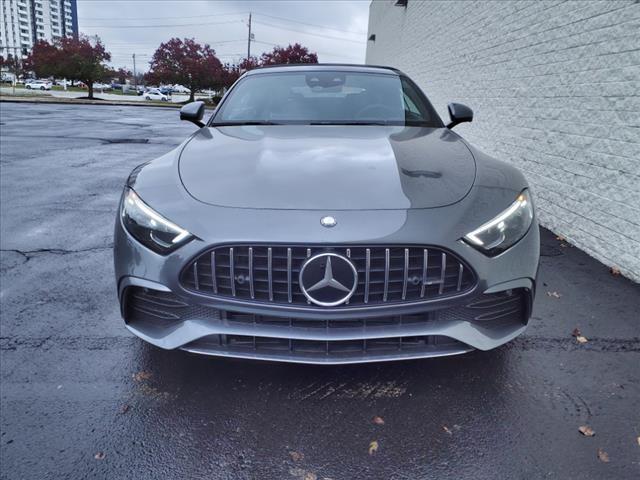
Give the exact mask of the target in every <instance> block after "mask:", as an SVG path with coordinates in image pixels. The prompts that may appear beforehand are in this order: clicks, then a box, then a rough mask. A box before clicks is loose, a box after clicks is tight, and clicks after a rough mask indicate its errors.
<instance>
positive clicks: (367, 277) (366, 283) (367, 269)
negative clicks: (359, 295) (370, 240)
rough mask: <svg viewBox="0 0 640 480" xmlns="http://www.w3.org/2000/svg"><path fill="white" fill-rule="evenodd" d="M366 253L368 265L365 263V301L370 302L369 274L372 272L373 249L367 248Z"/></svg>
mask: <svg viewBox="0 0 640 480" xmlns="http://www.w3.org/2000/svg"><path fill="white" fill-rule="evenodd" d="M365 252H366V253H365V255H366V259H365V262H366V265H365V274H364V303H369V275H370V274H371V249H370V248H367V249H366V250H365Z"/></svg>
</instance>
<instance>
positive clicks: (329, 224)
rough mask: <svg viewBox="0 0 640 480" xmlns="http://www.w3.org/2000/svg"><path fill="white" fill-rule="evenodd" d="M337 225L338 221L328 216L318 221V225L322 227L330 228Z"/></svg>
mask: <svg viewBox="0 0 640 480" xmlns="http://www.w3.org/2000/svg"><path fill="white" fill-rule="evenodd" d="M337 224H338V221H337V220H336V219H335V218H334V217H332V216H330V215H327V216H326V217H322V218H321V219H320V225H322V226H323V227H327V228H331V227H335V226H336V225H337Z"/></svg>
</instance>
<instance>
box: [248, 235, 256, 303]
mask: <svg viewBox="0 0 640 480" xmlns="http://www.w3.org/2000/svg"><path fill="white" fill-rule="evenodd" d="M249 293H250V294H251V300H253V299H254V298H256V294H255V291H254V286H253V247H249Z"/></svg>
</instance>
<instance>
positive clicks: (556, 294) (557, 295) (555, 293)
mask: <svg viewBox="0 0 640 480" xmlns="http://www.w3.org/2000/svg"><path fill="white" fill-rule="evenodd" d="M547 295H548V296H550V297H553V298H560V297H561V296H562V295H561V294H559V293H558V292H547Z"/></svg>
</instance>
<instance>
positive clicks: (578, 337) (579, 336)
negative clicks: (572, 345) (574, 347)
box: [576, 335, 589, 343]
mask: <svg viewBox="0 0 640 480" xmlns="http://www.w3.org/2000/svg"><path fill="white" fill-rule="evenodd" d="M576 341H577V342H578V343H587V342H588V341H589V340H587V337H583V336H582V335H578V336H577V337H576Z"/></svg>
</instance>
